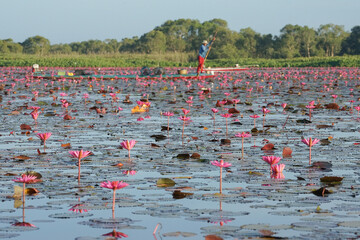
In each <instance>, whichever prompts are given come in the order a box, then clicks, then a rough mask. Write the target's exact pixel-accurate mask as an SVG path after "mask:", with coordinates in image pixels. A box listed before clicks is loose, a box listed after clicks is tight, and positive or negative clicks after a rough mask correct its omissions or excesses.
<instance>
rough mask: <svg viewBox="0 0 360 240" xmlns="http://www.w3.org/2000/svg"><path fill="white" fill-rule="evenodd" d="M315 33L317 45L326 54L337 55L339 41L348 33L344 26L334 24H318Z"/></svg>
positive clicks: (339, 49) (339, 48)
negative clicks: (317, 37) (317, 40)
mask: <svg viewBox="0 0 360 240" xmlns="http://www.w3.org/2000/svg"><path fill="white" fill-rule="evenodd" d="M317 34H318V36H319V43H318V46H319V47H320V48H322V49H323V50H324V51H325V55H326V56H331V57H333V56H335V55H338V54H339V53H340V51H341V43H342V41H343V40H344V39H346V37H347V36H348V35H349V34H348V33H347V32H345V30H344V26H340V25H335V24H326V25H320V27H319V29H318V31H317Z"/></svg>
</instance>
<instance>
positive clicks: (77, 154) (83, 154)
mask: <svg viewBox="0 0 360 240" xmlns="http://www.w3.org/2000/svg"><path fill="white" fill-rule="evenodd" d="M69 153H70V155H71V156H73V157H74V158H77V159H78V181H79V182H80V168H81V159H83V158H86V157H87V156H89V155H91V154H92V152H90V151H83V150H82V149H81V150H80V151H69Z"/></svg>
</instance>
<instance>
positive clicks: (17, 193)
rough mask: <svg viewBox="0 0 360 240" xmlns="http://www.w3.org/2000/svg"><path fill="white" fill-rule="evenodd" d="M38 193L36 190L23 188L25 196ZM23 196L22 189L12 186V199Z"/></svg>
mask: <svg viewBox="0 0 360 240" xmlns="http://www.w3.org/2000/svg"><path fill="white" fill-rule="evenodd" d="M38 193H39V190H37V189H36V188H25V195H29V196H32V195H36V194H38ZM22 195H23V188H22V187H20V186H14V195H13V198H21V197H22Z"/></svg>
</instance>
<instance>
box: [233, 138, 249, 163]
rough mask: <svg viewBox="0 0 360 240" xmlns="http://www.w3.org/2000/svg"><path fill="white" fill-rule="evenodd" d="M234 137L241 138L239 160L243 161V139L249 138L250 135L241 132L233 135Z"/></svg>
mask: <svg viewBox="0 0 360 240" xmlns="http://www.w3.org/2000/svg"><path fill="white" fill-rule="evenodd" d="M235 137H241V159H244V138H248V137H251V134H249V133H246V132H242V133H237V134H235Z"/></svg>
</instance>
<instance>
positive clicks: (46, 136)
mask: <svg viewBox="0 0 360 240" xmlns="http://www.w3.org/2000/svg"><path fill="white" fill-rule="evenodd" d="M51 134H52V133H51V132H47V133H38V134H37V137H38V138H40V139H41V141H42V142H43V143H44V152H45V143H46V140H48V139H49V138H50V136H51Z"/></svg>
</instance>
